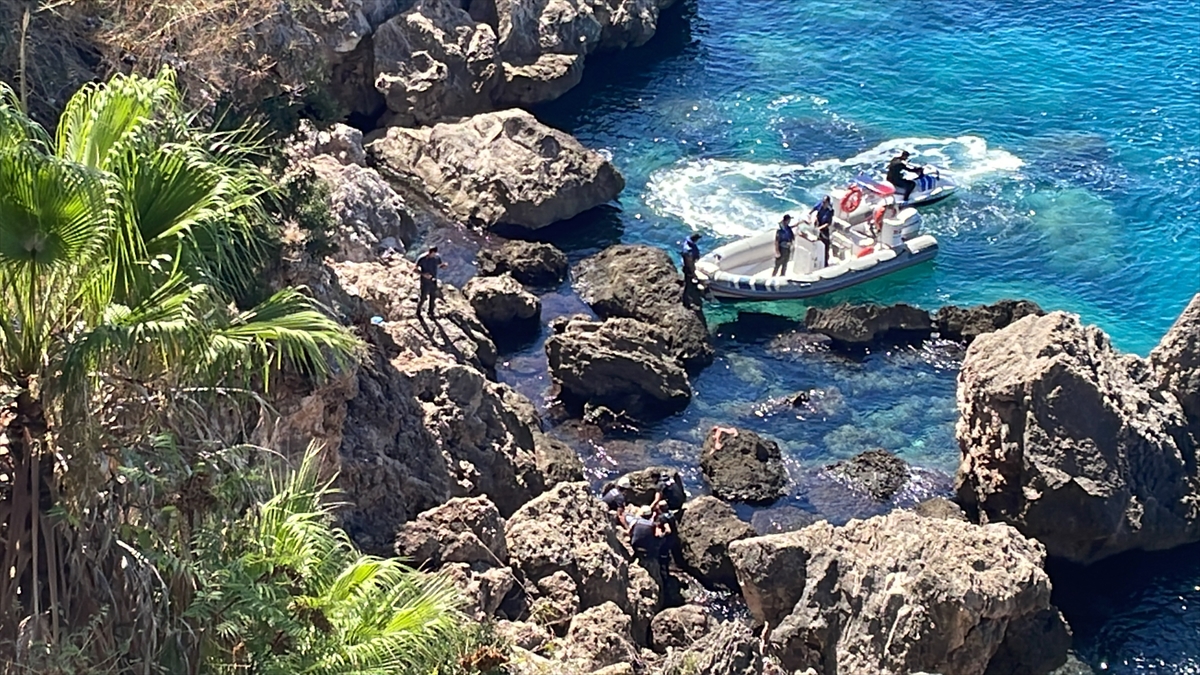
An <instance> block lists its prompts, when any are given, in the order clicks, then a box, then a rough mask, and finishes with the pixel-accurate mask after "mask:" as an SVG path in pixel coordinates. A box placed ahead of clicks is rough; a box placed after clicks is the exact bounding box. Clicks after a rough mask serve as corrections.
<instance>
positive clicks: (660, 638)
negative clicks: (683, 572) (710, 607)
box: [650, 605, 716, 653]
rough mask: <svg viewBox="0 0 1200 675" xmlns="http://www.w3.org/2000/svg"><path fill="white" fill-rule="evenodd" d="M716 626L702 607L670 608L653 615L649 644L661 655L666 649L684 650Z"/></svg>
mask: <svg viewBox="0 0 1200 675" xmlns="http://www.w3.org/2000/svg"><path fill="white" fill-rule="evenodd" d="M715 624H716V621H714V620H713V618H712V617H711V616H709V615H708V612H705V611H704V608H703V607H699V606H697V605H684V606H682V607H670V608H667V609H664V610H663V611H661V612H659V613H658V614H657V615H655V617H654V620H653V621H651V622H650V637H651V643H652V645H653V646H654V651H656V652H659V653H662V652H665V651H667V648H668V647H671V648H673V649H686V648H688V647H690V646H692V644H693V643H694V642H696V641H697V640H699V639H700V638H702V637H704V636H705V635H707V634H708V632H709V630H711V629H712V627H713V626H714V625H715Z"/></svg>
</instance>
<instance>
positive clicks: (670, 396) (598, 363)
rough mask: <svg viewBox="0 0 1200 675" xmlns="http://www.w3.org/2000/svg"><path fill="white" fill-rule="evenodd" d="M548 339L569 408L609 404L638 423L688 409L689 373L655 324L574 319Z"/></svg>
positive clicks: (552, 367)
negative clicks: (638, 421)
mask: <svg viewBox="0 0 1200 675" xmlns="http://www.w3.org/2000/svg"><path fill="white" fill-rule="evenodd" d="M559 328H560V329H561V330H560V332H557V333H555V334H554V335H551V336H550V338H549V339H548V340H546V355H547V357H548V358H549V362H550V374H551V375H552V376H553V377H554V381H555V382H556V383H558V385H559V387H560V393H559V397H560V398H561V399H562V400H563V402H564V403H566V404H567V405H568V406H569V407H571V408H574V409H581V408H583V407H585V406H592V407H595V406H604V407H607V408H609V409H611V410H615V411H618V412H622V413H625V414H627V415H629V416H632V417H635V418H639V419H651V418H655V417H662V416H664V415H670V414H672V413H675V412H678V411H680V410H683V409H684V408H685V407H687V404H688V402H689V401H690V400H691V398H692V385H691V382H690V381H689V380H688V376H687V373H686V372H685V371H684V369H683V368H682V367H681V366H679V365H678V364H677V363H676V362H675V360H674V359H673V358H671V356H670V354H669V353H668V352H667V348H666V339H665V338H664V337H663V336H662V334H661V333H659V331H658V330H657V329H655V328H654V327H653V326H650V325H648V324H644V323H642V322H640V321H635V320H633V319H609V320H607V321H604V322H595V321H579V320H572V321H569V322H567V323H566V324H565V325H560V326H559Z"/></svg>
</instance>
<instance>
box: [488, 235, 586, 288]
mask: <svg viewBox="0 0 1200 675" xmlns="http://www.w3.org/2000/svg"><path fill="white" fill-rule="evenodd" d="M475 264H476V265H478V267H479V274H480V275H481V276H485V277H494V276H499V275H501V274H505V273H507V274H511V275H512V276H513V278H514V279H516V280H517V281H519V282H521V283H523V284H526V285H528V286H553V285H556V284H558V283H561V282H562V280H563V279H566V278H567V254H565V253H563V252H562V251H560V250H558V249H557V248H555V247H554V245H553V244H543V243H540V242H532V241H520V240H510V241H506V242H504V244H503V245H502V246H500V247H499V248H495V249H490V248H485V249H481V250H480V251H479V255H478V257H477V258H476V259H475Z"/></svg>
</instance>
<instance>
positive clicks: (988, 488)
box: [957, 312, 1200, 563]
mask: <svg viewBox="0 0 1200 675" xmlns="http://www.w3.org/2000/svg"><path fill="white" fill-rule="evenodd" d="M1184 332H1185V333H1186V332H1187V331H1186V328H1185V330H1184ZM1168 338H1170V339H1171V340H1174V339H1175V338H1176V335H1175V334H1169V335H1168ZM1192 339H1193V340H1194V336H1193V337H1192ZM1186 340H1187V337H1184V341H1186ZM1193 344H1194V343H1193ZM1161 353H1162V352H1160V354H1161ZM1160 358H1161V357H1160ZM1185 371H1186V369H1183V368H1181V369H1180V370H1179V371H1178V372H1179V374H1180V376H1181V378H1183V377H1187V376H1185V375H1183V374H1184V372H1185ZM1156 372H1160V373H1161V372H1163V371H1162V370H1161V369H1159V370H1157V371H1156V370H1155V369H1153V368H1152V366H1151V365H1150V364H1149V363H1147V362H1146V361H1144V360H1142V359H1139V358H1137V357H1134V356H1127V355H1121V354H1118V353H1117V352H1116V351H1114V350H1113V348H1112V346H1111V344H1110V343H1109V341H1108V337H1107V336H1105V335H1104V333H1103V332H1101V331H1100V330H1099V329H1097V328H1095V327H1090V326H1088V327H1085V326H1083V325H1081V324H1080V322H1079V319H1078V318H1077V317H1075V316H1073V315H1068V314H1064V313H1062V312H1054V313H1051V314H1048V315H1046V316H1043V317H1033V316H1030V317H1026V318H1024V319H1021V320H1020V321H1017V322H1016V323H1014V324H1012V325H1011V326H1009V327H1008V328H1005V329H1003V330H1000V331H997V332H995V333H991V334H988V335H983V336H980V337H979V338H977V339H976V340H975V341H974V342H973V343H972V344H971V346H970V348H969V349H968V350H967V355H966V358H965V360H964V361H963V367H962V371H961V373H960V375H959V388H958V401H959V410H960V412H961V417H960V420H959V422H958V426H957V436H958V441H959V445H960V448H961V450H962V462H961V464H960V465H959V469H958V476H957V489H958V498H959V502H960V503H961V504H962V506H963V507H964V509H965V510H966V511H967V513H968V514H969V515H971V516H972V517H974V518H976V519H978V520H980V521H983V522H1008V523H1011V524H1013V525H1015V526H1016V527H1017V528H1018V529H1019V530H1021V532H1022V533H1024V534H1025V535H1026V536H1029V537H1034V538H1036V539H1038V540H1039V541H1041V542H1042V543H1043V544H1045V545H1046V548H1047V549H1048V550H1049V552H1050V554H1051V555H1054V556H1061V557H1064V558H1068V559H1070V560H1073V561H1075V562H1082V563H1089V562H1093V561H1096V560H1099V559H1101V558H1104V557H1107V556H1110V555H1113V554H1116V553H1120V552H1122V551H1127V550H1130V549H1147V550H1156V549H1166V548H1171V547H1173V546H1178V545H1180V544H1184V543H1188V542H1192V541H1198V540H1200V475H1198V473H1197V466H1198V465H1200V455H1198V450H1197V448H1196V445H1195V443H1194V442H1192V440H1191V438H1190V436H1189V434H1188V423H1187V420H1186V419H1185V414H1184V411H1183V408H1182V407H1181V405H1180V404H1179V400H1178V398H1177V397H1176V396H1174V395H1165V394H1164V392H1163V391H1162V390H1160V389H1158V386H1159V383H1158V381H1156V380H1155V377H1154V375H1155V373H1156ZM1190 376H1191V377H1195V370H1192V371H1191V375H1190ZM1181 381H1182V379H1181ZM1193 381H1194V380H1193Z"/></svg>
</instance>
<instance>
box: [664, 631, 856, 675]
mask: <svg viewBox="0 0 1200 675" xmlns="http://www.w3.org/2000/svg"><path fill="white" fill-rule="evenodd" d="M763 666H764V661H763V655H762V642H761V641H760V640H759V639H758V637H756V636H755V635H754V634H753V633H752V632H751V631H750V628H749V627H748V626H746V625H745V624H744V623H741V622H738V621H727V622H725V623H722V624H720V625H718V626H717V627H716V629H715V630H712V631H711V632H709V634H708V635H706V636H704V637H702V638H700V639H699V640H697V641H696V642H695V643H693V644H692V645H691V646H690V647H688V648H687V649H681V650H678V651H675V652H674V653H672V654H671V655H670V656H669V657H668V658H667V659H666V662H665V663H664V664H663V667H662V672H663V675H699V674H700V673H703V674H704V675H763V673H764V672H765V670H764V667H763ZM847 672H848V671H847ZM802 675H803V674H802Z"/></svg>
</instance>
